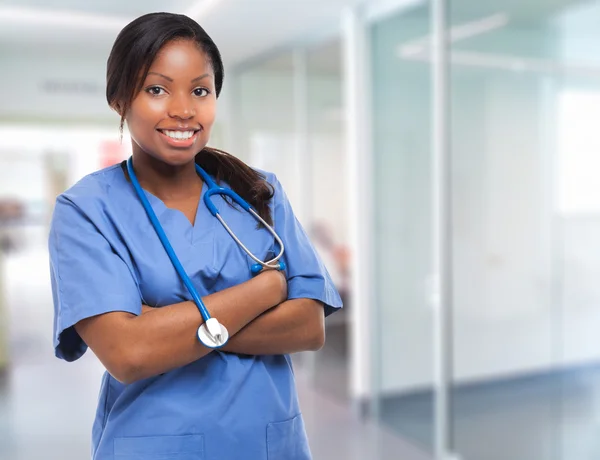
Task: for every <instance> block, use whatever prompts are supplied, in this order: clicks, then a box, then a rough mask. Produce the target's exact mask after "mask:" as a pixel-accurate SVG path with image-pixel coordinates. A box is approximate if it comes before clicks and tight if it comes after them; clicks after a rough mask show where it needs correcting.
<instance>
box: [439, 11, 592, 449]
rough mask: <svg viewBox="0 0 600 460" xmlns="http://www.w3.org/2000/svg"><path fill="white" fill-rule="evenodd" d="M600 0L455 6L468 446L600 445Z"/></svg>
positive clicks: (461, 338)
mask: <svg viewBox="0 0 600 460" xmlns="http://www.w3.org/2000/svg"><path fill="white" fill-rule="evenodd" d="M599 6H600V5H599V4H598V2H593V3H592V2H588V3H586V4H583V3H582V2H574V1H573V2H569V1H553V2H542V1H532V2H512V1H500V0H497V1H495V2H492V3H489V2H477V3H476V2H473V1H471V0H454V1H453V2H452V11H451V13H452V14H451V18H452V19H451V22H452V24H453V27H454V31H455V33H454V41H453V44H452V53H451V54H452V69H451V70H452V119H451V126H452V132H453V143H452V155H453V165H452V166H453V180H454V206H455V209H454V214H453V223H454V232H455V239H454V252H455V277H454V279H455V285H454V288H455V311H454V326H455V331H454V339H455V340H454V384H455V385H454V407H453V409H454V411H453V416H452V419H453V424H454V433H455V444H456V450H457V451H458V453H459V454H460V455H461V457H462V458H465V459H477V460H495V459H511V460H529V459H534V458H535V459H536V460H546V459H548V460H550V459H552V460H554V459H564V460H586V459H597V458H598V456H599V455H600V450H599V449H600V441H598V436H597V427H598V421H599V420H600V411H599V410H598V409H599V406H600V393H599V390H600V387H599V385H598V384H599V382H600V381H599V379H598V377H599V376H600V374H599V373H598V371H597V370H596V369H597V364H598V362H599V358H600V347H598V345H597V344H598V340H597V337H598V334H597V331H598V330H599V328H600V308H599V307H598V305H600V302H599V301H600V291H599V290H598V289H597V288H596V286H597V283H596V282H595V281H594V280H595V278H596V276H597V273H598V269H599V268H600V266H599V260H600V258H599V257H598V255H599V254H600V250H599V249H598V248H599V243H600V236H598V235H600V232H599V230H600V215H599V211H600V206H599V204H600V190H599V188H598V180H597V171H598V170H599V169H598V166H599V165H598V158H599V157H598V146H599V145H600V144H599V143H600V137H599V135H598V129H597V126H598V121H600V111H599V110H598V108H597V107H598V104H597V102H598V101H599V94H600V92H599V89H600V88H599V86H600V85H599V84H598V80H597V76H598V75H599V70H600V66H599V64H600V62H598V61H599V58H598V56H597V53H595V50H594V49H596V50H597V45H598V40H599V38H600V36H599V35H598V33H597V30H598V29H597V24H598V20H599V19H600V8H599Z"/></svg>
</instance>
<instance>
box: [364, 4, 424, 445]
mask: <svg viewBox="0 0 600 460" xmlns="http://www.w3.org/2000/svg"><path fill="white" fill-rule="evenodd" d="M429 14H430V13H429V9H428V8H426V7H419V8H416V9H412V10H410V11H407V12H403V13H402V14H398V15H397V16H395V17H391V18H387V19H384V20H383V21H381V22H378V23H376V24H374V25H373V27H372V33H371V46H372V48H371V56H372V60H373V69H372V78H373V81H372V84H373V116H374V120H373V138H374V162H375V180H374V198H375V201H374V202H375V216H376V217H375V218H376V222H375V229H376V230H375V231H376V234H375V238H374V241H375V244H376V257H375V261H376V273H375V279H376V284H375V290H376V293H377V308H378V309H379V311H378V315H377V317H378V319H379V324H378V325H377V327H378V329H379V338H380V346H379V348H380V349H379V350H375V352H374V353H373V356H372V359H373V360H380V364H378V365H376V366H375V367H376V368H378V369H381V375H380V376H377V379H376V380H379V382H380V388H378V391H379V393H380V395H381V397H380V401H379V402H380V408H381V418H382V420H383V422H384V423H386V424H387V425H389V426H390V427H391V428H392V429H393V430H395V431H396V432H397V433H399V434H400V435H402V436H404V437H407V438H409V439H410V440H412V441H414V442H416V443H418V444H419V445H421V446H423V447H425V448H427V449H430V448H431V442H432V436H433V392H432V384H433V372H432V371H433V362H432V360H433V349H432V339H433V330H432V324H433V315H432V311H431V309H430V307H429V303H428V298H427V292H428V289H427V288H428V277H429V273H430V270H431V216H430V214H431V192H430V190H431V110H430V103H431V101H430V96H431V91H430V67H429V66H428V65H427V64H424V63H422V62H419V61H413V60H408V59H402V58H401V56H402V55H401V53H402V52H403V49H402V46H403V45H404V44H406V43H410V42H412V41H413V40H418V39H419V38H420V37H423V36H426V35H427V34H428V32H429Z"/></svg>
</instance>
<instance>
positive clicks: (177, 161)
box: [153, 149, 201, 166]
mask: <svg viewBox="0 0 600 460" xmlns="http://www.w3.org/2000/svg"><path fill="white" fill-rule="evenodd" d="M200 150H201V149H199V150H196V149H194V150H189V151H186V152H161V153H160V154H158V155H153V156H154V158H155V159H157V160H159V161H161V162H163V163H165V164H168V165H169V166H183V165H186V164H188V163H191V162H193V161H194V159H195V158H196V155H197V154H198V152H199V151H200Z"/></svg>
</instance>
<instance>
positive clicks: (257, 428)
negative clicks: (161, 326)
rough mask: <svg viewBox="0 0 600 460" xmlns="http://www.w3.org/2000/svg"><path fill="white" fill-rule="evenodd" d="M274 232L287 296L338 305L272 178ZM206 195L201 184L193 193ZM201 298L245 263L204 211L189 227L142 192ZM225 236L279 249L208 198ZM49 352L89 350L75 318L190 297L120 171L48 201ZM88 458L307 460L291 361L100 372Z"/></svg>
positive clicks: (241, 275) (226, 359)
mask: <svg viewBox="0 0 600 460" xmlns="http://www.w3.org/2000/svg"><path fill="white" fill-rule="evenodd" d="M265 175H266V177H267V181H268V182H269V183H270V184H271V185H273V187H274V189H275V194H274V197H273V199H272V200H271V203H270V205H271V212H272V215H273V220H274V227H275V230H276V231H277V233H278V234H279V235H280V237H281V238H282V240H283V242H284V244H285V248H286V252H285V255H284V260H285V263H286V264H287V276H288V298H289V299H297V298H310V299H315V300H319V301H321V302H323V303H324V304H325V313H326V314H327V315H328V314H330V313H332V312H333V311H335V310H336V309H337V308H340V307H341V306H342V302H341V300H340V297H339V295H338V293H337V291H336V289H335V287H334V285H333V282H332V281H331V278H330V276H329V274H328V273H327V270H326V268H325V266H324V265H323V263H322V262H321V260H320V259H319V256H318V255H317V253H316V251H315V249H314V248H313V246H312V245H311V243H310V241H309V240H308V238H307V236H306V233H305V232H304V230H303V229H302V226H301V225H300V223H299V222H298V220H297V219H296V217H295V216H294V213H293V211H292V208H291V206H290V203H289V201H288V199H287V197H286V195H285V192H284V191H283V188H282V187H281V184H280V183H279V181H278V180H277V178H276V177H275V175H274V174H270V173H265ZM205 192H206V185H204V187H203V191H202V194H204V193H205ZM145 193H146V195H147V197H148V199H149V201H150V203H151V205H152V207H153V209H154V211H155V212H156V215H157V217H158V219H159V221H160V223H161V224H162V226H163V228H164V230H165V232H166V234H167V236H168V237H169V240H170V242H171V244H172V246H173V248H174V250H175V252H176V253H177V255H178V257H179V259H180V261H181V263H182V265H183V267H184V268H185V270H186V272H187V273H188V275H189V276H190V278H191V280H192V282H193V283H194V285H195V287H196V289H197V290H198V292H199V294H200V295H201V296H206V295H208V294H211V293H213V292H217V291H220V290H223V289H226V288H228V287H231V286H234V285H237V284H240V283H242V282H244V281H247V280H248V279H250V277H251V273H250V267H251V266H252V264H253V261H252V260H251V259H250V258H249V257H248V256H247V255H246V254H245V253H244V252H243V251H242V250H241V249H240V248H239V247H238V246H237V244H236V243H235V242H234V241H233V239H232V238H231V237H230V236H229V234H228V233H227V232H226V230H225V229H224V228H223V227H222V226H221V224H220V223H219V222H218V221H217V219H215V218H214V217H213V216H212V215H211V214H210V213H209V212H208V209H207V208H206V207H205V206H204V203H203V202H202V198H200V202H199V205H198V211H197V214H196V221H195V223H194V225H193V226H192V225H191V224H190V222H189V220H188V219H187V218H186V217H185V216H184V214H183V213H181V212H180V211H177V210H174V209H169V208H167V207H166V206H165V204H164V203H163V202H162V201H161V200H159V199H158V198H157V197H155V196H154V195H152V194H150V193H149V192H145ZM213 201H214V203H215V204H216V205H217V207H218V208H219V210H220V212H221V215H222V216H223V218H224V219H225V220H226V222H228V224H229V225H230V227H231V228H232V229H233V231H234V232H235V233H236V234H237V235H240V237H241V239H242V241H244V242H245V244H246V245H247V246H248V247H249V249H250V250H251V251H252V252H253V253H254V254H256V255H257V256H258V257H262V258H264V259H266V258H268V257H269V256H270V253H272V252H275V251H276V250H277V246H276V244H275V242H274V239H273V237H272V236H271V235H270V234H269V233H268V232H267V231H266V230H265V229H258V228H257V225H256V221H255V220H254V218H253V217H251V216H250V215H249V214H248V213H246V212H243V211H240V210H239V209H237V208H233V207H231V206H229V205H228V204H227V203H225V201H224V200H223V199H222V198H221V197H220V196H218V197H217V196H215V197H213ZM49 249H50V268H51V278H52V293H53V298H54V313H55V320H54V346H55V353H56V356H57V357H59V358H61V359H64V360H66V361H74V360H76V359H78V358H79V357H81V356H82V355H83V354H84V353H85V351H86V349H87V346H86V344H85V343H84V342H83V341H82V340H81V338H80V337H79V335H78V334H77V332H76V331H75V328H74V327H73V326H74V325H75V324H76V323H77V322H79V321H80V320H82V319H84V318H89V317H91V316H95V315H99V314H103V313H108V312H112V311H125V312H129V313H132V314H135V315H139V314H141V306H142V303H144V304H146V305H150V306H154V307H161V306H164V305H170V304H174V303H178V302H183V301H186V300H191V298H190V295H189V293H188V292H187V289H186V288H185V286H184V285H183V283H182V282H181V280H180V279H179V277H178V275H177V273H176V271H175V269H174V268H173V265H172V263H171V261H170V260H169V258H168V256H167V254H166V252H165V250H164V248H163V246H162V244H161V242H160V240H159V239H158V237H157V235H156V232H155V231H154V229H153V227H152V225H151V223H150V221H149V219H148V217H147V215H146V213H145V210H144V208H143V207H142V204H141V203H140V200H139V199H138V197H137V195H136V194H135V190H134V189H133V186H132V185H131V183H130V182H128V181H127V179H126V177H125V174H124V171H123V168H122V165H115V166H112V167H110V168H107V169H103V170H101V171H98V172H96V173H94V174H91V175H89V176H86V177H85V178H83V179H82V180H81V181H79V182H78V183H77V184H76V185H75V186H73V187H72V188H71V189H69V190H68V191H66V192H65V193H63V194H62V195H60V196H59V197H58V199H57V201H56V207H55V210H54V216H53V220H52V226H51V231H50V238H49ZM92 446H93V447H92V458H93V459H94V460H109V459H110V460H113V459H114V460H167V459H174V460H175V459H176V460H213V459H214V460H240V459H244V460H307V459H310V458H311V455H310V450H309V447H308V442H307V439H306V433H305V430H304V422H303V420H302V416H301V412H300V408H299V405H298V398H297V394H296V387H295V382H294V374H293V370H292V363H291V359H290V357H289V356H287V355H275V356H247V355H238V354H232V353H222V352H212V353H210V354H208V355H207V356H205V357H203V358H202V359H200V360H198V361H196V362H193V363H191V364H189V365H187V366H184V367H181V368H179V369H175V370H173V371H171V372H167V373H165V374H162V375H159V376H156V377H152V378H149V379H145V380H142V381H139V382H135V383H133V384H131V385H124V384H121V383H119V382H118V381H117V380H115V379H114V378H113V377H112V376H110V374H108V373H105V374H104V377H103V379H102V386H101V390H100V398H99V404H98V409H97V413H96V418H95V421H94V425H93V431H92Z"/></svg>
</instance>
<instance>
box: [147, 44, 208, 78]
mask: <svg viewBox="0 0 600 460" xmlns="http://www.w3.org/2000/svg"><path fill="white" fill-rule="evenodd" d="M211 69H212V65H211V62H210V59H209V57H208V55H207V54H206V53H205V52H204V51H203V50H202V49H201V48H200V47H199V46H198V44H197V43H196V42H194V41H192V40H173V41H171V42H169V43H167V44H165V45H164V46H163V47H162V48H161V49H160V51H159V52H158V53H157V55H156V58H155V59H154V61H153V62H152V65H151V66H150V71H157V72H160V73H163V74H165V75H168V76H169V77H171V78H173V79H175V78H177V77H180V76H182V75H183V76H185V78H187V74H188V73H193V74H196V73H198V72H210V71H211ZM195 76H197V75H195Z"/></svg>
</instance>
